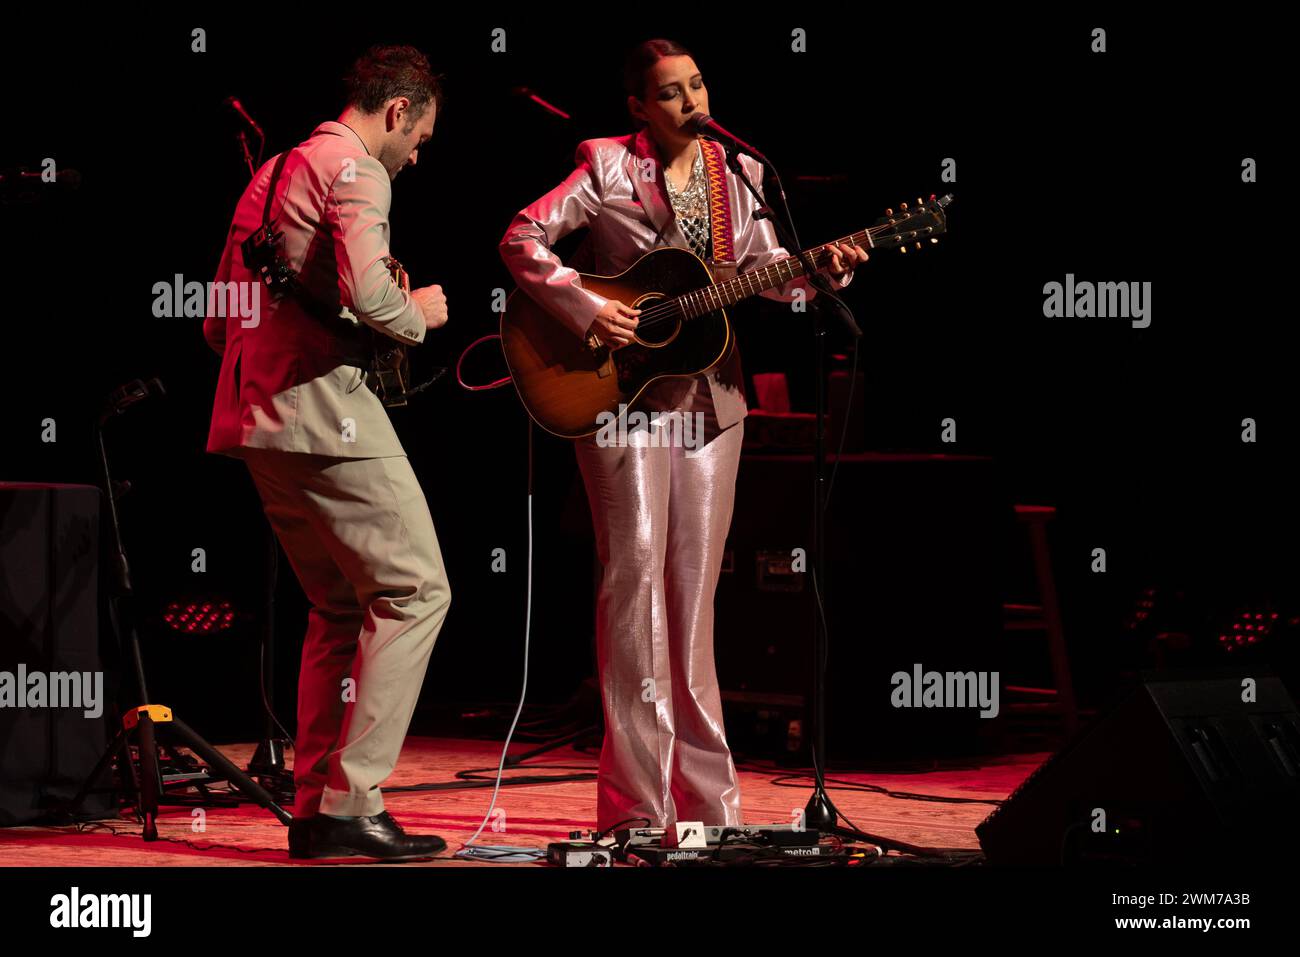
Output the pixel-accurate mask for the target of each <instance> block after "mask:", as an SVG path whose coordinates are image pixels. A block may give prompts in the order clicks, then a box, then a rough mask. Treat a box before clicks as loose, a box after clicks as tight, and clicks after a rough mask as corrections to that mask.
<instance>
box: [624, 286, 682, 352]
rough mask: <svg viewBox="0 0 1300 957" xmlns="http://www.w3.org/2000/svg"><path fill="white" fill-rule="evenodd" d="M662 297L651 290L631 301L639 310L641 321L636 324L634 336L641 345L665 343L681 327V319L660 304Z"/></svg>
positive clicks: (673, 336) (670, 339) (669, 340)
mask: <svg viewBox="0 0 1300 957" xmlns="http://www.w3.org/2000/svg"><path fill="white" fill-rule="evenodd" d="M664 299H665V297H664V296H663V295H662V294H661V293H654V292H652V293H649V294H648V295H645V296H642V297H641V298H640V299H638V300H637V301H636V302H635V303H633V306H634V308H637V309H640V310H641V315H640V317H639V318H640V320H641V323H640V325H638V326H637V329H636V338H637V341H638V342H640V343H642V344H643V345H647V346H663V345H667V344H668V343H669V342H671V341H672V340H673V339H674V338H675V337H676V336H677V333H678V331H679V330H680V329H681V327H682V322H681V319H679V318H677V317H676V316H674V315H672V314H671V313H670V312H669V311H668V310H667V309H666V308H664V307H663V306H662V305H661V304H662V303H663V302H664ZM656 307H658V308H656Z"/></svg>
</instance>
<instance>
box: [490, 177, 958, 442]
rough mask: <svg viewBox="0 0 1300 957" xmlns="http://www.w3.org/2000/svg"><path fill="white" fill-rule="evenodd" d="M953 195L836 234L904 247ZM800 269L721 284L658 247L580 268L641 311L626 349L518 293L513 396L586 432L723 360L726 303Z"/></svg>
mask: <svg viewBox="0 0 1300 957" xmlns="http://www.w3.org/2000/svg"><path fill="white" fill-rule="evenodd" d="M950 202H952V196H951V194H949V195H947V196H944V197H942V198H940V199H935V198H934V197H933V196H931V197H930V201H929V202H922V201H921V200H918V201H917V206H916V207H914V208H912V209H908V208H907V204H906V203H904V204H902V206H901V207H900V209H899V211H898V213H897V214H895V213H894V211H893V210H889V211H887V214H886V216H885V217H884V218H883V219H880V220H878V221H877V222H876V224H875V225H873V226H871V227H869V228H867V229H864V230H862V231H860V232H856V233H854V234H853V235H851V236H846V237H845V238H843V239H839V240H836V242H839V243H851V244H856V245H858V246H862V247H863V248H866V249H890V248H898V249H901V250H902V251H903V252H906V251H907V247H908V246H910V245H913V244H915V245H916V247H917V248H920V246H921V245H922V241H923V240H925V239H930V240H931V241H934V242H937V241H938V240H937V239H935V237H937V236H938V235H939V234H940V233H943V232H945V231H946V229H947V220H946V218H945V214H944V207H946V206H947V205H948V204H949V203H950ZM806 255H807V256H808V258H809V260H811V262H812V264H813V268H814V269H816V270H820V269H822V268H824V267H826V266H829V265H830V263H831V252H830V250H829V249H827V247H826V246H817V247H815V248H813V249H810V250H808V252H807V254H806ZM803 273H804V268H803V264H802V263H801V261H800V259H799V257H797V256H788V257H785V258H782V259H778V260H775V261H774V262H771V263H768V264H767V265H766V266H763V267H761V268H759V269H754V270H751V271H750V272H747V273H744V274H742V275H739V276H737V277H735V278H734V279H730V280H728V281H726V282H718V283H715V282H714V281H713V276H712V275H711V274H710V272H709V268H708V266H706V265H705V264H704V262H703V261H702V260H700V259H699V258H698V257H696V256H695V255H694V254H693V253H691V252H690V251H689V250H686V249H680V248H677V247H674V246H666V247H663V248H661V249H655V250H652V251H650V252H648V253H646V254H645V255H644V256H642V257H641V258H640V259H638V260H637V261H636V262H635V263H634V264H633V265H632V266H631V267H629V268H628V269H627V270H625V271H624V272H622V273H620V274H619V275H617V276H595V275H588V274H586V273H582V274H580V275H581V276H582V285H583V287H584V288H586V289H590V290H592V291H593V292H595V293H598V294H599V295H601V296H604V297H605V298H606V299H617V300H619V301H620V302H623V303H626V304H627V305H629V306H631V307H632V308H634V309H640V310H642V312H641V315H640V316H639V317H638V320H639V321H638V324H637V329H636V333H635V336H634V337H633V339H632V341H631V342H630V343H628V344H627V345H626V346H622V347H618V348H610V347H609V346H605V345H602V344H600V343H599V342H598V341H597V340H596V339H595V337H594V336H588V337H587V338H586V339H585V340H584V339H580V338H579V337H577V336H575V335H574V334H573V332H572V330H570V329H569V328H568V327H567V326H565V325H564V324H563V323H562V322H560V321H558V320H557V319H556V318H555V317H554V316H552V315H550V314H549V313H548V312H547V311H546V310H545V309H543V308H542V307H541V306H540V305H538V304H537V303H536V302H535V301H534V300H532V299H531V298H529V297H528V296H527V295H526V294H524V293H523V292H521V291H519V290H515V292H513V293H512V294H511V295H510V298H509V299H508V300H507V301H506V310H505V312H504V313H503V314H502V316H501V347H502V349H503V350H504V351H505V358H506V365H507V366H508V367H509V369H510V374H511V377H512V378H513V379H514V383H515V388H516V390H517V391H518V392H519V398H520V400H521V401H522V402H523V404H524V408H526V409H527V410H528V414H529V415H530V416H532V418H533V421H535V422H536V423H537V424H538V425H540V426H541V427H542V428H543V429H545V430H546V431H548V432H551V433H553V434H555V435H559V436H564V437H566V438H577V437H579V436H583V435H591V434H592V433H594V432H596V431H598V430H599V428H600V420H599V418H598V417H599V416H600V415H601V414H602V413H611V414H613V415H618V414H619V406H620V405H625V406H627V407H634V406H635V403H636V400H637V399H638V398H639V397H640V395H641V393H642V392H644V391H645V390H646V388H647V387H648V386H649V385H650V384H651V383H653V382H655V381H656V380H658V379H663V378H685V377H691V376H697V375H700V374H702V373H706V372H709V371H710V370H712V369H713V368H714V367H716V366H717V365H718V364H719V363H720V362H721V361H722V360H723V359H724V358H726V356H727V354H728V352H729V351H730V349H731V345H732V337H733V333H732V329H731V323H730V321H729V320H728V319H727V313H726V307H727V306H731V305H734V304H735V303H737V302H740V301H741V300H742V299H748V298H749V297H750V296H754V295H757V294H758V293H761V292H763V291H764V290H767V289H773V288H776V287H777V286H781V285H784V284H785V283H786V282H788V281H789V280H791V279H796V278H798V277H799V276H802V275H803Z"/></svg>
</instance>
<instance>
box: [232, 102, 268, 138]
mask: <svg viewBox="0 0 1300 957" xmlns="http://www.w3.org/2000/svg"><path fill="white" fill-rule="evenodd" d="M224 102H225V104H226V106H228V107H230V108H231V109H232V110H234V111H235V112H236V113H238V114H239V116H240V118H241V119H242V120H243V121H244V122H245V123H247V124H248V125H249V126H251V127H252V128H253V132H254V133H256V134H257V136H258V139H265V138H266V137H265V136H264V135H263V134H262V128H261V127H260V126H258V125H257V121H256V120H255V119H253V118H252V117H251V116H249V115H248V111H247V110H245V109H244V104H242V103H240V102H239V100H238V99H236V98H235V97H233V96H228V97H226V99H225V100H224Z"/></svg>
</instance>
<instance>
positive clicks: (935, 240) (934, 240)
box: [930, 236, 939, 246]
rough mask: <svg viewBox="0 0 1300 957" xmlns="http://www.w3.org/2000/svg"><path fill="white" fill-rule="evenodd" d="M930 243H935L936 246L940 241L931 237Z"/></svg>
mask: <svg viewBox="0 0 1300 957" xmlns="http://www.w3.org/2000/svg"><path fill="white" fill-rule="evenodd" d="M930 242H932V243H934V244H935V245H936V246H937V245H938V244H939V240H937V239H935V238H934V237H933V236H931V237H930Z"/></svg>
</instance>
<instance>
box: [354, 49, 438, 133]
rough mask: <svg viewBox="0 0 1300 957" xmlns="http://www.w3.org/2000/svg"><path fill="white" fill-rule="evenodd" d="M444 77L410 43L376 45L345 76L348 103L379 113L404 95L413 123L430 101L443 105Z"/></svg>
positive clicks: (365, 110) (362, 109)
mask: <svg viewBox="0 0 1300 957" xmlns="http://www.w3.org/2000/svg"><path fill="white" fill-rule="evenodd" d="M441 80H442V77H441V75H438V74H435V73H434V72H433V68H432V67H430V66H429V60H428V58H427V57H426V56H425V55H424V54H423V53H421V52H420V51H419V50H417V49H415V47H408V46H373V47H371V48H370V49H369V50H367V51H366V52H365V53H364V54H362V55H361V56H360V57H359V58H358V59H357V62H356V63H353V64H352V68H351V69H350V70H348V73H347V76H345V77H344V78H343V82H344V83H345V84H346V86H347V105H348V106H355V107H357V109H359V110H361V111H362V112H363V113H378V112H379V111H380V110H381V109H383V106H384V104H385V103H387V102H388V101H389V100H391V99H393V97H396V96H404V97H406V98H407V99H409V100H410V101H411V108H410V112H409V114H408V117H407V118H408V119H409V120H411V121H412V122H413V121H415V120H418V119H419V118H420V117H421V116H423V115H424V111H425V110H426V109H427V108H428V106H429V104H430V103H436V104H437V105H438V106H439V107H441V106H442V84H441V82H440V81H441Z"/></svg>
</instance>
